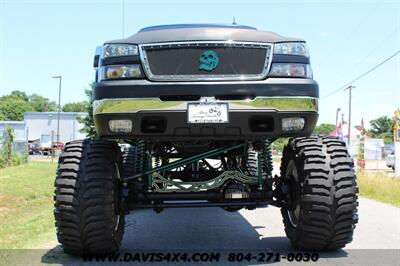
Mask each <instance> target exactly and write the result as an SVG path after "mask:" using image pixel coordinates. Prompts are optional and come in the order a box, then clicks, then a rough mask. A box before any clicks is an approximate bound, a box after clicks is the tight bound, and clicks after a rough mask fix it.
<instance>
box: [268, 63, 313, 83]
mask: <svg viewBox="0 0 400 266" xmlns="http://www.w3.org/2000/svg"><path fill="white" fill-rule="evenodd" d="M269 76H270V77H295V78H310V79H311V78H312V70H311V67H310V65H309V64H292V63H273V64H272V66H271V71H270V72H269Z"/></svg>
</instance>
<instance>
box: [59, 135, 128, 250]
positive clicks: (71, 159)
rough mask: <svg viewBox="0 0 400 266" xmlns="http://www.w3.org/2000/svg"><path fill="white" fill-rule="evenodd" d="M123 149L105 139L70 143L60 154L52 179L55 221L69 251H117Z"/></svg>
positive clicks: (121, 227)
mask: <svg viewBox="0 0 400 266" xmlns="http://www.w3.org/2000/svg"><path fill="white" fill-rule="evenodd" d="M121 160H122V158H121V151H120V149H119V147H118V145H117V144H116V143H115V142H112V141H107V140H83V141H73V142H69V143H67V144H66V145H65V149H64V152H63V153H62V154H61V155H60V158H59V162H58V169H57V176H56V180H55V197H54V200H55V209H54V217H55V225H56V228H57V238H58V241H59V242H60V243H61V245H62V247H63V249H64V251H65V252H66V253H69V254H73V255H82V254H104V253H112V252H115V251H117V250H118V248H119V246H120V243H121V240H122V237H123V233H124V222H125V221H124V218H125V217H124V215H123V214H122V213H121V212H120V211H119V199H120V195H121V194H120V184H119V183H120V182H119V169H120V167H121Z"/></svg>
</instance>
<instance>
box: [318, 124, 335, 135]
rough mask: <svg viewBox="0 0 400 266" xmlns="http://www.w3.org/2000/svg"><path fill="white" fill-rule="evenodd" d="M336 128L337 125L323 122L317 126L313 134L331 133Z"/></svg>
mask: <svg viewBox="0 0 400 266" xmlns="http://www.w3.org/2000/svg"><path fill="white" fill-rule="evenodd" d="M335 129H336V126H335V125H333V124H329V123H322V124H321V125H319V126H316V127H315V129H314V132H313V134H316V135H329V133H331V132H332V131H334V130H335Z"/></svg>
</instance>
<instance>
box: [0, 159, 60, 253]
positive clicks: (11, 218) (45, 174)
mask: <svg viewBox="0 0 400 266" xmlns="http://www.w3.org/2000/svg"><path fill="white" fill-rule="evenodd" d="M56 167H57V165H56V163H49V162H30V163H28V164H25V165H20V166H16V167H9V168H5V169H0V236H1V237H0V249H29V248H37V247H38V245H40V244H41V243H45V242H47V241H50V240H53V239H55V228H54V218H53V193H54V192H53V190H54V189H53V184H54V177H55V171H56Z"/></svg>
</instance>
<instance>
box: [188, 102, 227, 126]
mask: <svg viewBox="0 0 400 266" xmlns="http://www.w3.org/2000/svg"><path fill="white" fill-rule="evenodd" d="M187 117H188V119H187V121H188V123H189V124H220V123H229V105H228V103H210V102H200V103H188V105H187Z"/></svg>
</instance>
